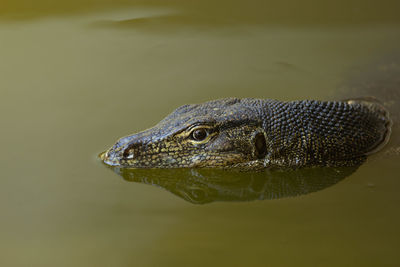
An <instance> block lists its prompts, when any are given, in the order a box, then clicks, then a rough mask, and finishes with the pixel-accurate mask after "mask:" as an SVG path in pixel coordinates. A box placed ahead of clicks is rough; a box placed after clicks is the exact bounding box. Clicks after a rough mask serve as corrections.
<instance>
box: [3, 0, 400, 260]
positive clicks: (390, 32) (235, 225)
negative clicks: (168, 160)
mask: <svg viewBox="0 0 400 267" xmlns="http://www.w3.org/2000/svg"><path fill="white" fill-rule="evenodd" d="M399 8H400V5H399V4H398V3H397V2H396V1H380V2H376V1H355V0H354V1H335V2H331V3H328V2H327V3H322V2H321V3H319V4H316V3H313V2H312V1H305V2H302V4H301V5H300V4H299V3H298V2H296V1H285V3H282V4H277V3H268V2H266V1H255V0H253V1H217V2H216V1H208V0H205V1H179V0H175V1H160V0H158V1H156V0H154V1H134V0H132V1H128V0H125V1H122V0H120V1H109V0H103V1H89V0H83V1H57V2H54V3H52V2H50V1H45V0H38V1H34V2H31V1H24V0H19V1H8V0H5V1H4V0H3V1H2V3H1V5H0V93H1V96H0V123H1V124H0V125H1V139H0V140H1V141H0V144H1V152H2V153H0V164H1V169H2V174H1V179H0V211H1V215H2V216H1V220H0V236H1V238H0V251H1V252H0V265H1V266H398V265H399V264H400V260H399V258H398V252H399V249H400V245H399V238H400V230H399V227H398V226H399V224H400V214H399V211H398V210H399V208H398V203H399V201H400V194H399V188H400V179H399V178H398V173H399V172H400V167H399V164H398V161H399V157H398V156H396V155H393V153H383V152H382V153H380V154H378V155H376V156H373V157H372V158H370V160H369V161H368V162H367V163H365V164H363V165H362V166H360V167H359V168H358V169H357V170H356V171H355V172H354V173H352V174H349V175H348V176H346V177H345V178H344V179H343V180H341V181H339V180H340V179H339V180H338V181H336V180H335V181H336V182H337V183H336V184H335V182H332V183H331V184H330V186H327V187H326V188H325V189H322V190H319V191H318V190H317V192H314V193H310V194H301V195H300V196H296V197H284V198H277V199H270V200H252V201H233V202H232V201H215V202H212V203H208V204H203V205H198V204H193V203H192V202H190V201H187V200H185V199H184V198H182V197H179V194H178V195H177V194H173V193H171V192H170V191H168V190H165V189H163V188H160V187H157V186H151V185H148V184H145V183H144V182H143V181H142V182H140V183H139V182H137V181H136V182H128V181H127V180H124V179H122V178H121V176H119V175H117V174H116V173H113V172H112V171H110V170H109V169H107V168H106V167H105V166H104V165H102V164H101V163H100V162H99V161H98V160H97V155H98V153H100V152H101V151H103V150H105V149H106V148H108V147H109V146H110V145H112V144H113V143H114V141H115V140H116V139H118V138H119V137H121V136H123V135H127V134H130V133H133V132H136V131H140V130H143V129H145V128H148V127H150V126H152V125H154V124H155V123H157V122H158V121H159V120H160V119H162V118H163V117H164V116H165V115H167V114H168V113H169V112H171V111H172V110H173V109H175V108H176V107H178V106H180V105H183V104H187V103H199V102H203V101H207V100H211V99H215V98H221V97H232V96H235V97H259V98H276V99H280V100H291V99H305V98H309V99H333V98H335V96H336V95H337V94H338V90H337V89H336V88H338V87H339V86H340V85H341V84H343V82H345V80H346V79H347V77H348V76H349V74H350V73H352V72H353V71H354V70H356V69H358V68H359V67H362V66H364V65H367V64H370V62H373V61H374V60H375V59H377V58H380V56H382V55H387V53H390V52H391V51H394V50H396V49H398V47H399V46H398V45H397V44H398V43H399V41H400V27H399V25H400V17H399V16H398V10H399ZM397 51H398V50H397ZM341 94H343V93H342V92H341ZM394 115H395V116H396V114H394ZM394 134H396V133H394ZM395 137H396V136H394V138H395ZM389 145H390V144H389ZM393 150H395V148H392V151H393ZM177 173H178V176H179V177H175V178H176V179H180V180H182V179H184V172H182V173H183V174H181V175H179V173H180V172H179V171H178V172H177ZM152 175H153V178H154V175H155V178H157V172H154V173H152ZM232 177H233V178H235V179H236V178H237V176H236V175H232ZM240 177H242V178H243V174H241V175H240ZM160 178H162V177H160ZM226 178H227V177H226V175H225V176H224V179H225V181H226ZM242 178H241V179H242ZM257 179H259V178H257ZM147 181H149V180H147ZM241 181H242V182H243V179H242V180H241ZM150 182H151V181H150ZM243 184H244V185H245V186H247V187H248V185H249V184H246V182H245V180H244V182H243ZM332 184H333V185H332ZM252 188H254V189H257V188H259V187H257V186H254V187H252ZM236 189H237V188H236Z"/></svg>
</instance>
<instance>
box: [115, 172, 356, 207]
mask: <svg viewBox="0 0 400 267" xmlns="http://www.w3.org/2000/svg"><path fill="white" fill-rule="evenodd" d="M358 167H359V166H355V167H341V168H304V169H298V170H265V171H261V172H240V171H232V170H229V171H228V170H221V169H126V168H117V167H115V168H112V167H110V168H112V169H113V170H114V171H115V172H116V173H118V174H119V175H121V176H122V177H123V178H124V179H125V180H126V181H129V182H138V183H144V184H149V185H154V186H158V187H161V188H164V189H166V190H168V191H169V192H171V193H173V194H174V195H177V196H179V197H181V198H183V199H185V200H187V201H189V202H191V203H194V204H204V203H210V202H214V201H250V200H264V199H277V198H283V197H293V196H299V195H305V194H309V193H312V192H316V191H319V190H322V189H324V188H327V187H329V186H332V185H334V184H336V183H338V182H339V181H340V180H342V179H344V178H346V177H347V176H349V175H351V174H352V173H353V172H354V171H356V170H357V168H358Z"/></svg>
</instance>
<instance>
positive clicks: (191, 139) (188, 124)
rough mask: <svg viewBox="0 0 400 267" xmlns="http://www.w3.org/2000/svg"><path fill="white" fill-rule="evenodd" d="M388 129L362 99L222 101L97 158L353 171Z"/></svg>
mask: <svg viewBox="0 0 400 267" xmlns="http://www.w3.org/2000/svg"><path fill="white" fill-rule="evenodd" d="M390 129H391V121H390V118H389V114H388V112H387V111H386V109H385V108H384V107H383V106H382V105H380V104H379V103H377V102H376V101H373V100H368V99H367V100H364V99H354V100H345V101H331V102H323V101H310V100H306V101H291V102H282V101H277V100H269V99H252V98H244V99H237V98H228V99H220V100H214V101H210V102H206V103H203V104H195V105H185V106H182V107H180V108H178V109H176V110H175V111H174V112H173V113H171V114H170V115H169V116H167V117H166V118H165V119H163V120H162V121H160V122H159V123H158V124H157V125H155V126H154V127H153V128H151V129H148V130H145V131H143V132H140V133H137V134H133V135H130V136H127V137H123V138H121V139H120V140H118V142H117V143H116V144H115V145H114V146H113V147H111V148H110V149H109V150H107V151H106V152H104V153H103V154H102V155H101V158H102V160H103V161H104V163H106V164H108V165H111V166H119V167H125V168H184V167H187V168H195V167H208V168H215V167H216V168H243V169H249V170H252V169H261V168H268V167H289V168H297V167H306V166H353V165H357V164H359V163H361V162H363V161H364V160H365V158H366V156H367V155H369V154H371V153H373V152H375V151H377V150H379V149H380V148H381V147H383V145H384V144H385V143H386V142H387V140H388V138H389V136H390Z"/></svg>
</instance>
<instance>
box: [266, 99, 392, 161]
mask: <svg viewBox="0 0 400 267" xmlns="http://www.w3.org/2000/svg"><path fill="white" fill-rule="evenodd" d="M265 108H266V118H265V120H264V121H265V124H264V128H265V131H266V133H267V143H268V151H269V153H268V155H267V159H268V160H269V161H270V164H273V165H278V166H310V165H323V166H343V165H354V164H356V163H357V162H360V161H362V160H364V159H365V156H366V155H367V154H368V153H369V152H372V151H373V150H375V149H376V148H378V147H379V145H381V144H382V143H383V142H384V141H385V139H386V137H387V135H388V133H389V131H390V129H389V127H390V120H389V119H388V114H387V112H386V111H385V110H384V109H383V108H382V107H380V106H379V105H378V104H376V103H371V102H363V101H361V100H360V101H353V102H351V101H350V102H321V101H294V102H279V101H268V102H267V103H266V106H265Z"/></svg>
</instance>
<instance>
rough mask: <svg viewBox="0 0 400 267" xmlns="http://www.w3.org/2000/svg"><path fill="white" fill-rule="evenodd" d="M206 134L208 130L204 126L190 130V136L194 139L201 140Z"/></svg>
mask: <svg viewBox="0 0 400 267" xmlns="http://www.w3.org/2000/svg"><path fill="white" fill-rule="evenodd" d="M207 136H208V131H207V129H205V128H199V129H195V130H193V131H192V133H191V134H190V137H191V138H192V139H193V140H195V141H203V140H204V139H206V138H207Z"/></svg>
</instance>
